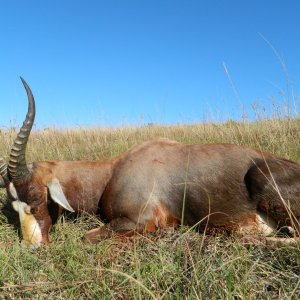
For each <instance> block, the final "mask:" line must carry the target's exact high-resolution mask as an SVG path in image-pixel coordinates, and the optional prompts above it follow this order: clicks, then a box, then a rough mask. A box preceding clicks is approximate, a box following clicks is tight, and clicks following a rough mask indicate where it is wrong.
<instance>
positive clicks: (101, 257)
mask: <svg viewBox="0 0 300 300" xmlns="http://www.w3.org/2000/svg"><path fill="white" fill-rule="evenodd" d="M15 136H16V131H15V130H13V129H11V130H4V131H1V132H0V141H1V143H0V155H2V156H3V157H4V158H7V156H8V154H9V150H10V147H11V145H12V142H13V139H14V138H15ZM158 136H160V137H167V138H170V139H175V140H177V141H180V142H184V143H191V144H194V143H235V144H239V145H245V146H251V147H256V148H260V149H263V150H266V151H270V152H273V153H276V154H277V155H279V156H283V157H286V158H289V159H293V160H296V161H299V162H300V142H299V141H300V120H298V119H293V120H291V119H284V120H280V119H272V120H260V121H258V122H254V123H250V122H242V123H237V122H233V121H228V122H226V123H223V124H192V125H176V126H157V125H151V126H142V127H140V128H115V129H98V128H90V129H86V128H78V129H66V130H58V129H55V128H50V129H44V130H36V131H34V132H33V133H32V134H31V137H30V141H29V144H28V149H27V153H28V155H27V158H28V161H33V160H51V159H65V160H77V159H108V158H111V157H113V156H115V155H118V154H120V153H122V152H124V151H126V150H127V149H129V148H130V147H131V146H133V145H134V144H137V143H140V142H142V141H145V140H148V139H152V138H155V137H158ZM0 198H1V213H0V298H3V299H20V298H24V299H25V298H28V299H29V298H30V299H45V298H48V299H49V298H50V299H121V298H122V299H299V298H300V245H293V246H290V247H288V248H287V247H282V248H277V249H265V248H261V247H257V246H251V247H248V248H245V247H244V246H243V245H241V244H240V242H239V240H238V238H237V237H235V236H231V237H225V236H215V237H205V236H204V235H200V234H198V233H195V232H193V231H192V232H190V231H186V229H184V228H183V229H182V230H181V231H174V230H166V231H160V232H156V233H155V234H152V235H148V236H146V237H142V236H140V237H136V238H135V239H133V240H130V241H128V242H124V241H116V240H113V239H109V240H103V241H102V242H101V243H100V244H99V245H87V244H83V243H82V241H81V237H82V236H83V234H84V232H85V231H86V230H88V229H90V228H92V227H94V226H96V225H98V224H99V220H97V219H96V218H95V217H91V216H86V215H84V216H80V217H78V218H77V219H73V218H69V217H68V216H65V215H64V216H62V217H61V218H60V220H59V222H58V223H57V225H56V226H55V228H54V230H53V232H52V233H51V239H52V243H51V245H50V246H47V247H43V248H41V249H40V250H38V251H37V252H34V253H32V252H30V251H29V250H28V249H24V248H22V247H21V246H20V243H19V237H18V234H17V230H16V228H15V227H14V226H13V224H11V223H10V222H11V221H12V220H14V219H17V215H15V214H14V213H13V212H12V211H11V209H10V207H9V205H7V199H6V195H5V192H4V191H1V192H0ZM12 223H14V222H12ZM183 232H184V233H185V234H184V235H182V233H183Z"/></svg>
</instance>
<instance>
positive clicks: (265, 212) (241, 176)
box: [0, 78, 300, 247]
mask: <svg viewBox="0 0 300 300" xmlns="http://www.w3.org/2000/svg"><path fill="white" fill-rule="evenodd" d="M21 79H22V78H21ZM22 82H23V84H24V87H25V89H26V92H27V95H28V104H29V105H28V112H27V115H26V119H25V121H24V123H23V126H22V128H21V129H20V132H19V133H18V135H17V137H16V139H15V141H14V144H13V147H12V150H11V153H10V156H9V162H8V164H6V163H5V162H4V161H3V160H1V161H0V172H1V173H0V174H1V176H2V185H3V186H4V185H5V187H6V189H7V193H8V196H9V198H10V199H11V200H12V206H13V208H14V209H15V210H16V211H17V212H18V213H19V217H20V223H21V229H22V235H23V240H24V242H25V243H26V244H27V245H28V246H30V247H38V246H40V245H41V244H42V243H48V241H49V238H48V234H49V230H50V228H51V226H52V225H53V223H54V222H55V221H56V219H57V217H58V216H59V214H60V213H61V211H62V210H63V209H66V210H69V211H72V212H74V211H75V212H79V211H86V212H88V213H90V214H96V213H99V215H100V217H101V219H102V220H103V221H104V222H105V223H106V225H104V226H102V227H100V228H97V229H94V230H91V231H89V232H88V233H87V234H86V235H85V239H86V240H88V241H91V242H97V241H99V240H100V239H101V238H104V237H107V236H110V235H111V233H112V232H115V233H116V234H117V235H123V234H124V235H126V234H129V233H134V232H143V233H144V232H153V231H155V230H156V229H157V228H165V227H168V226H173V227H176V226H178V225H180V224H184V225H188V226H195V227H197V229H199V230H204V229H210V228H217V229H218V228H220V229H225V230H231V229H233V230H236V231H237V232H240V233H242V234H248V233H251V234H264V235H270V234H272V233H275V232H276V230H277V229H278V228H280V227H283V226H294V228H296V229H297V230H299V218H300V165H298V164H297V163H295V162H292V161H290V160H286V159H283V158H280V157H276V156H275V155H272V154H270V153H266V152H262V151H260V150H256V149H252V148H246V147H241V146H237V145H230V144H211V145H183V144H180V143H177V142H175V141H171V140H167V139H156V140H151V141H148V142H144V143H142V144H140V145H137V146H135V147H133V148H132V149H131V150H129V151H127V152H126V153H124V154H121V155H120V156H118V157H116V158H113V159H111V160H106V161H44V162H33V163H32V164H27V163H26V159H25V153H26V145H27V141H28V138H29V135H30V131H31V128H32V125H33V122H34V117H35V102H34V98H33V95H32V93H31V90H30V88H29V87H28V85H27V84H26V82H25V81H24V80H23V79H22ZM295 225H296V226H295Z"/></svg>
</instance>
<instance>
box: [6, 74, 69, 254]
mask: <svg viewBox="0 0 300 300" xmlns="http://www.w3.org/2000/svg"><path fill="white" fill-rule="evenodd" d="M21 80H22V83H23V85H24V87H25V90H26V92H27V96H28V112H27V115H26V118H25V121H24V123H23V125H22V127H21V129H20V131H19V133H18V135H17V137H16V139H15V141H14V144H13V147H12V149H11V152H10V156H9V162H8V164H6V163H5V162H4V160H3V159H2V158H0V175H1V177H0V186H2V187H3V186H5V187H6V189H7V193H8V197H9V199H10V200H11V201H12V207H13V209H14V210H15V211H17V212H18V214H19V219H20V224H21V232H22V236H23V243H24V244H25V245H26V246H29V247H31V248H33V249H34V248H37V247H39V246H40V245H41V244H42V243H48V242H49V239H48V233H49V230H50V228H51V226H52V224H53V220H52V218H53V216H52V215H51V205H52V206H53V202H56V203H57V204H58V205H59V206H61V207H63V208H65V209H67V210H69V211H74V210H73V208H72V207H71V206H70V204H69V203H68V201H67V200H66V197H65V195H64V192H63V189H62V187H61V185H60V183H59V181H58V179H57V178H55V177H54V176H53V175H52V172H51V169H47V168H46V169H45V168H44V169H41V168H39V167H38V163H33V164H27V162H26V155H25V154H26V146H27V141H28V138H29V135H30V131H31V129H32V126H33V123H34V118H35V102H34V98H33V95H32V92H31V90H30V88H29V86H28V85H27V83H26V82H25V80H24V79H23V78H21Z"/></svg>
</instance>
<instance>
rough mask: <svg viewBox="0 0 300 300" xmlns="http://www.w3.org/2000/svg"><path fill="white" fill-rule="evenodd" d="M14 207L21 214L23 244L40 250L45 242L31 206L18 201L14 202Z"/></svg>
mask: <svg viewBox="0 0 300 300" xmlns="http://www.w3.org/2000/svg"><path fill="white" fill-rule="evenodd" d="M12 207H13V208H14V210H15V211H17V212H18V213H19V219H20V223H21V231H22V236H23V243H24V244H25V245H26V246H27V247H29V248H31V249H36V248H38V247H39V246H40V245H41V243H42V240H43V237H42V231H41V228H40V225H39V224H38V222H37V220H36V219H35V217H34V216H33V214H31V213H30V206H29V205H28V204H26V203H25V202H22V201H19V200H16V201H13V202H12Z"/></svg>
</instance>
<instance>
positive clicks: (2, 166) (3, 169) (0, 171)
mask: <svg viewBox="0 0 300 300" xmlns="http://www.w3.org/2000/svg"><path fill="white" fill-rule="evenodd" d="M1 177H2V179H1ZM6 179H7V164H6V162H5V161H4V159H3V158H2V157H0V188H4V187H5V180H6Z"/></svg>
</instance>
